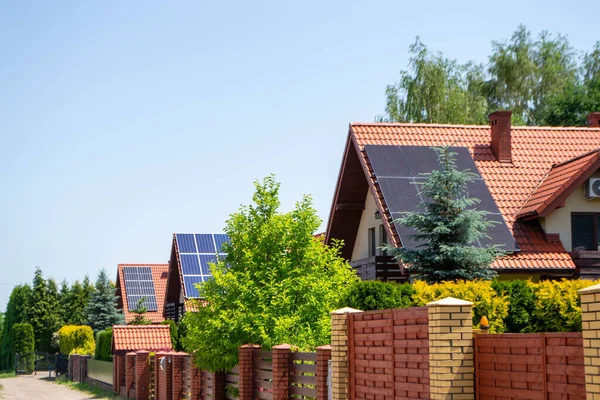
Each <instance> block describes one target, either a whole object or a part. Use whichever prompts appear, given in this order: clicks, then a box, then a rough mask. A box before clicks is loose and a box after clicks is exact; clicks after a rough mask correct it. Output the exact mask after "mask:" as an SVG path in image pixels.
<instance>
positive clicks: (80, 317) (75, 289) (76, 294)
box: [65, 280, 92, 325]
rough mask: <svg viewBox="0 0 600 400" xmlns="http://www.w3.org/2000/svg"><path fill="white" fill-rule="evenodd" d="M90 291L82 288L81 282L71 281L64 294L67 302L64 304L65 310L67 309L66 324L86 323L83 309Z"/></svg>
mask: <svg viewBox="0 0 600 400" xmlns="http://www.w3.org/2000/svg"><path fill="white" fill-rule="evenodd" d="M88 281H89V280H88ZM89 286H90V285H88V287H89ZM91 293H92V291H89V290H86V289H84V285H82V283H81V282H79V281H77V280H76V281H75V282H73V284H72V285H71V287H70V288H69V293H68V295H67V296H66V300H67V301H68V303H67V304H65V310H66V311H67V316H66V319H65V323H67V324H68V325H83V324H85V323H86V321H87V317H86V314H85V309H86V307H87V304H88V302H89V301H90V298H91Z"/></svg>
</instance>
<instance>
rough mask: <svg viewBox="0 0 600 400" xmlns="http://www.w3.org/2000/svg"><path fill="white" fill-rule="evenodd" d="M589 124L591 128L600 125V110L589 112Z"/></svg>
mask: <svg viewBox="0 0 600 400" xmlns="http://www.w3.org/2000/svg"><path fill="white" fill-rule="evenodd" d="M587 124H588V126H589V127H590V128H599V127H600V112H593V113H589V114H588V116H587Z"/></svg>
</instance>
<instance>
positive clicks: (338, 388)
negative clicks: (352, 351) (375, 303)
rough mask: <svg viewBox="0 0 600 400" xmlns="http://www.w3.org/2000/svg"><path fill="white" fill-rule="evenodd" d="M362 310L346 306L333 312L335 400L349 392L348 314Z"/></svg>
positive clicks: (332, 343) (340, 398)
mask: <svg viewBox="0 0 600 400" xmlns="http://www.w3.org/2000/svg"><path fill="white" fill-rule="evenodd" d="M358 312H362V311H360V310H355V309H354V308H350V307H346V308H342V309H339V310H335V311H332V312H331V362H332V366H331V367H332V377H331V386H332V395H333V400H346V399H348V398H349V393H348V377H349V375H348V314H352V313H358Z"/></svg>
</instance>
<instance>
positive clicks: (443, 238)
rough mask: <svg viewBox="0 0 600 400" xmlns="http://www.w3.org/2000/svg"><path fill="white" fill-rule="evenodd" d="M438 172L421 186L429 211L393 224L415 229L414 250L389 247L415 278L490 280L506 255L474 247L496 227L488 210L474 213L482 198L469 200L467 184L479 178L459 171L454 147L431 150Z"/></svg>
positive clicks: (436, 280) (426, 210)
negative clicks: (494, 266) (496, 265)
mask: <svg viewBox="0 0 600 400" xmlns="http://www.w3.org/2000/svg"><path fill="white" fill-rule="evenodd" d="M433 150H435V151H436V153H437V154H438V160H439V163H440V169H438V170H436V171H433V172H431V173H428V174H426V176H427V180H426V181H425V182H424V183H422V184H421V185H420V186H421V187H420V192H421V193H420V195H421V199H422V200H421V206H422V208H423V209H424V210H425V212H409V213H406V214H405V215H404V216H403V217H401V218H399V219H398V220H396V221H395V222H396V223H398V224H400V225H402V226H405V227H409V228H413V229H414V230H416V233H415V234H413V235H411V238H412V239H414V240H415V241H417V242H419V243H420V245H419V246H418V247H417V248H416V249H407V248H395V247H391V246H389V245H388V246H386V247H387V251H388V252H389V254H390V255H392V256H394V257H395V258H396V259H397V260H399V261H402V262H403V263H404V264H405V265H407V266H408V267H409V271H410V272H411V274H416V279H422V280H425V281H426V282H428V283H434V282H441V281H456V280H474V279H492V278H493V277H494V276H495V275H496V273H495V271H494V270H492V269H490V265H491V264H492V263H493V262H494V260H496V258H498V257H499V256H501V255H502V254H503V253H502V251H501V250H500V249H499V248H498V247H497V246H485V247H479V246H476V242H477V240H478V239H481V238H483V237H486V231H487V229H488V228H489V227H490V226H491V225H492V222H490V221H488V220H486V214H487V212H485V211H478V210H475V209H474V205H475V204H477V203H478V202H479V200H478V199H476V198H473V197H469V194H468V192H467V184H468V183H469V182H471V181H472V180H473V179H474V178H476V177H477V175H476V174H475V173H473V172H470V171H459V170H457V169H456V163H455V156H456V153H453V152H451V151H450V147H449V146H446V147H436V148H433Z"/></svg>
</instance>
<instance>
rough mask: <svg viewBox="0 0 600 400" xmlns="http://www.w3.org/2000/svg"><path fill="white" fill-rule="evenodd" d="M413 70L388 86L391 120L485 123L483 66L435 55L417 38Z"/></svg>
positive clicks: (386, 116)
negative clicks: (482, 88) (461, 62)
mask: <svg viewBox="0 0 600 400" xmlns="http://www.w3.org/2000/svg"><path fill="white" fill-rule="evenodd" d="M409 53H410V55H411V57H410V61H409V69H408V70H404V71H400V80H399V82H398V83H396V84H395V85H388V87H387V89H386V96H387V104H386V110H385V111H386V114H385V116H383V117H381V118H380V119H381V120H383V121H388V122H425V123H432V122H436V123H455V124H478V123H485V122H486V120H485V114H486V113H485V111H486V109H487V103H486V98H485V96H484V95H483V93H482V90H481V87H482V85H483V83H484V80H483V68H482V66H480V65H476V64H474V63H466V64H459V63H458V62H456V61H455V60H450V59H448V58H445V57H444V56H443V55H442V54H441V53H438V54H432V53H431V52H430V51H429V50H428V49H427V47H426V46H425V45H424V44H423V43H422V42H421V41H420V39H419V38H418V37H417V39H416V40H415V42H414V43H413V44H412V45H411V46H410V51H409Z"/></svg>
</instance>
